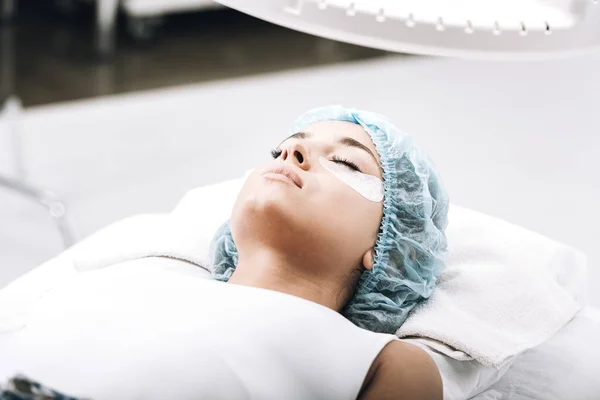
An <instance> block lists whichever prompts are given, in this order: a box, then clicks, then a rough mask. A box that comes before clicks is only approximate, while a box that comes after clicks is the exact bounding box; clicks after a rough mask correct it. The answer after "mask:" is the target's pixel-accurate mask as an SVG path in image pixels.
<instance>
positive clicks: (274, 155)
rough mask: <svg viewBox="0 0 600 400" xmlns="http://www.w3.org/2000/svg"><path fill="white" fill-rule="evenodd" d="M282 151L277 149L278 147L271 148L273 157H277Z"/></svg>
mask: <svg viewBox="0 0 600 400" xmlns="http://www.w3.org/2000/svg"><path fill="white" fill-rule="evenodd" d="M281 153H282V151H281V150H278V149H273V150H271V156H272V157H273V158H279V156H280V155H281Z"/></svg>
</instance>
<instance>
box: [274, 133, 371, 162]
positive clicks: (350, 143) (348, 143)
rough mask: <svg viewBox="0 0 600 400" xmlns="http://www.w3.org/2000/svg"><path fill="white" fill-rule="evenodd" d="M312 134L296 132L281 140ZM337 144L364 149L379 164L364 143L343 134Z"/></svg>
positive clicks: (304, 137) (305, 137)
mask: <svg viewBox="0 0 600 400" xmlns="http://www.w3.org/2000/svg"><path fill="white" fill-rule="evenodd" d="M311 136H312V134H310V133H308V132H296V133H294V134H293V135H291V136H290V137H288V138H287V139H285V140H284V141H283V142H285V141H286V140H289V139H307V138H309V137H311ZM283 142H281V143H280V144H279V146H281V144H282V143H283ZM338 143H339V144H343V145H345V146H350V147H356V148H357V149H361V150H364V151H366V152H367V153H369V155H370V156H371V157H373V160H375V163H376V164H377V165H379V162H378V161H377V157H375V154H373V152H372V151H371V150H370V149H369V148H368V147H367V146H365V145H364V144H362V143H361V142H359V141H358V140H356V139H352V138H351V137H348V136H344V137H343V138H341V139H340V140H338Z"/></svg>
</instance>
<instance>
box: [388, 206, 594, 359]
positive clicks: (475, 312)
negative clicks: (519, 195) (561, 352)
mask: <svg viewBox="0 0 600 400" xmlns="http://www.w3.org/2000/svg"><path fill="white" fill-rule="evenodd" d="M447 234H448V243H449V254H448V257H447V268H446V269H445V270H444V271H443V272H442V274H441V276H440V278H439V281H438V285H437V287H436V290H435V292H434V294H433V296H432V297H431V298H430V299H429V300H427V301H426V302H424V303H422V304H420V305H419V306H417V307H416V308H415V309H414V311H413V312H412V313H411V315H410V316H409V318H408V319H407V321H406V322H405V323H404V325H403V326H402V327H401V328H400V329H399V330H398V331H397V335H398V336H400V337H414V336H417V337H426V338H430V339H434V340H437V341H440V342H442V343H445V344H446V345H449V346H451V347H452V348H453V349H456V350H460V351H462V352H464V353H466V354H468V355H469V356H471V357H473V358H474V359H476V360H477V361H479V362H481V363H482V364H484V365H487V366H492V367H494V368H501V367H502V366H503V365H504V364H506V363H507V362H509V361H510V360H511V359H512V358H513V357H514V356H516V355H518V354H520V353H522V352H523V351H525V350H528V349H530V348H532V347H535V346H537V345H539V344H541V343H543V342H544V341H546V340H547V339H549V338H550V337H551V336H552V335H553V334H554V333H556V332H557V331H558V330H559V329H560V328H562V327H563V326H564V325H565V324H567V322H569V321H570V320H571V319H572V318H573V317H574V316H575V315H576V314H577V312H578V311H579V310H580V309H581V308H582V306H583V305H585V304H586V302H587V290H586V287H587V286H586V260H585V257H584V256H583V255H582V254H581V253H579V252H577V251H575V250H573V249H571V248H569V247H567V246H564V245H561V244H559V243H556V242H554V241H551V240H549V239H547V238H545V237H543V236H541V235H538V234H535V233H532V232H529V231H527V230H525V229H523V228H520V227H516V226H514V225H511V224H509V223H506V222H504V221H501V220H498V219H496V218H492V217H489V216H486V215H483V214H479V213H476V212H473V211H470V210H466V209H463V208H460V207H456V206H454V207H452V208H451V211H450V224H449V227H448V231H447Z"/></svg>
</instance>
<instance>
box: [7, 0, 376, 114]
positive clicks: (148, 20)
mask: <svg viewBox="0 0 600 400" xmlns="http://www.w3.org/2000/svg"><path fill="white" fill-rule="evenodd" d="M1 1H7V0H0V2H1ZM12 1H14V2H15V4H16V10H15V15H14V16H13V17H12V21H11V23H10V24H5V25H4V27H3V29H2V41H3V43H4V44H5V46H12V47H13V50H12V51H13V52H14V60H12V62H13V63H14V66H13V67H11V66H10V65H8V63H10V62H11V60H10V59H9V58H10V57H7V56H6V55H5V56H4V57H3V58H2V63H3V64H4V68H5V69H10V68H14V75H13V77H12V78H9V79H11V80H12V82H4V86H5V88H4V90H5V91H6V90H10V91H12V92H14V93H16V94H17V95H18V96H20V98H21V100H22V102H23V104H24V105H25V106H26V107H28V106H35V105H41V104H47V103H53V102H61V101H70V100H78V99H83V98H89V97H94V96H99V95H108V94H115V93H123V92H129V91H135V90H143V89H151V88H158V87H165V86H171V85H181V84H188V83H193V82H203V81H209V80H215V79H223V78H230V77H236V76H243V75H251V74H264V73H269V72H273V71H281V70H285V69H290V68H302V67H307V66H316V65H324V64H331V63H339V62H344V61H350V60H359V59H367V58H373V57H378V56H381V55H383V54H385V52H383V51H379V50H374V49H369V48H364V47H359V46H354V45H350V44H345V43H340V42H334V41H331V40H327V39H322V38H318V37H316V36H311V35H307V34H304V33H300V32H296V31H292V30H290V29H286V28H282V27H279V26H276V25H273V24H270V23H267V22H264V21H262V20H259V19H256V18H253V17H250V16H248V15H245V14H242V13H239V12H237V11H234V10H231V9H225V8H222V7H220V6H219V5H217V4H215V5H212V4H208V5H206V6H197V7H192V8H191V9H189V10H186V11H185V12H184V11H181V10H177V8H176V7H175V11H168V12H166V11H165V12H163V13H158V14H159V15H154V14H156V11H154V10H152V12H143V13H142V14H148V13H150V14H153V15H150V16H147V15H142V16H137V15H132V14H131V12H128V10H127V9H126V8H124V7H121V8H119V9H118V12H117V15H116V18H115V25H114V32H115V36H114V38H113V40H114V41H111V44H112V46H111V47H112V48H108V49H99V48H98V45H99V44H98V40H99V38H98V33H97V19H96V17H97V9H96V7H97V5H96V3H95V2H89V1H84V0H18V2H17V0H12ZM109 2H110V1H109ZM167 3H168V2H167ZM138 13H139V11H138ZM109 35H110V34H109ZM9 41H12V43H8V42H9ZM7 85H10V86H11V87H10V89H8V88H7V87H6V86H7Z"/></svg>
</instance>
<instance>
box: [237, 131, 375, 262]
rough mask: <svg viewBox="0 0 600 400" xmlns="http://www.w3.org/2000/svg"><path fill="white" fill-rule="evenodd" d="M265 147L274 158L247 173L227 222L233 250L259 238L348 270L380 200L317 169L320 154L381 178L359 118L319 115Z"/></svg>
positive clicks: (371, 231)
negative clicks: (357, 121) (344, 119)
mask: <svg viewBox="0 0 600 400" xmlns="http://www.w3.org/2000/svg"><path fill="white" fill-rule="evenodd" d="M272 153H273V154H272V155H273V157H274V159H273V161H271V162H269V163H268V164H267V165H265V166H264V167H262V168H257V169H256V170H255V171H254V172H253V173H252V174H251V175H250V176H249V177H248V179H247V181H246V183H245V185H244V187H243V189H242V191H241V192H240V194H239V196H238V199H237V202H236V204H235V206H234V209H233V213H232V217H231V229H232V234H233V238H234V241H235V243H236V246H237V248H238V250H239V252H240V257H243V256H244V251H245V248H246V246H255V245H263V246H269V247H272V248H276V249H278V250H281V254H285V255H286V257H292V258H295V259H294V260H289V261H293V262H295V263H296V264H298V265H305V266H306V268H309V269H312V270H314V271H313V272H323V273H325V272H327V273H334V274H336V273H340V274H347V272H348V271H347V269H348V268H356V267H357V266H360V264H361V263H362V259H363V256H364V255H365V254H366V253H367V252H368V251H369V250H370V249H372V248H373V246H374V245H375V241H376V239H377V233H378V231H379V225H380V223H381V217H382V214H383V202H382V201H378V202H376V201H373V200H369V199H367V198H365V197H364V196H363V195H361V194H360V193H358V192H357V191H356V190H354V189H353V188H352V187H351V186H349V185H348V184H347V183H344V182H343V181H342V180H341V179H340V178H339V177H337V176H336V175H334V174H333V173H332V172H330V171H329V170H327V169H326V168H324V167H323V166H322V164H321V162H320V157H323V158H325V159H327V160H330V161H332V162H334V163H335V166H341V167H343V168H347V169H348V171H353V170H356V169H358V170H360V171H361V172H362V173H364V174H368V175H372V176H375V177H377V178H379V179H381V168H380V162H379V156H378V154H377V151H376V149H375V146H374V144H373V142H372V141H371V138H370V136H369V135H368V134H367V133H366V132H365V131H364V130H363V129H362V127H361V126H360V125H356V124H353V123H349V122H341V121H323V122H318V123H315V124H313V125H311V126H309V127H308V128H306V129H305V130H304V131H302V132H297V133H296V134H294V135H292V136H291V137H289V138H288V139H286V140H284V141H283V142H282V143H281V144H279V145H277V147H276V148H275V149H274V150H273V152H272ZM324 268H325V270H324ZM331 268H334V269H338V270H337V271H332V270H330V269H331Z"/></svg>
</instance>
